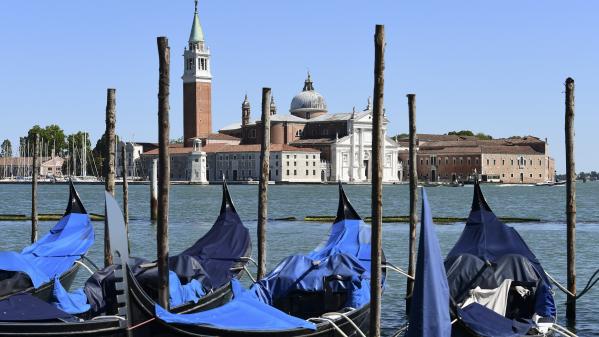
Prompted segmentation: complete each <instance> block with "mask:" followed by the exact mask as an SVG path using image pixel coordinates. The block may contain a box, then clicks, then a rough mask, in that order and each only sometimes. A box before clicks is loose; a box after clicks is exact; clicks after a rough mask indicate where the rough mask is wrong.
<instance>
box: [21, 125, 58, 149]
mask: <svg viewBox="0 0 599 337" xmlns="http://www.w3.org/2000/svg"><path fill="white" fill-rule="evenodd" d="M36 134H38V135H40V142H42V143H45V144H48V149H50V150H54V151H55V153H56V154H58V155H61V154H63V151H65V150H66V141H65V134H64V131H63V130H62V129H61V128H60V126H58V125H56V124H50V125H47V126H46V127H45V128H42V127H41V126H39V125H34V126H33V127H32V128H31V129H29V131H28V132H27V136H25V137H22V138H24V142H23V143H22V144H27V142H29V144H33V141H34V140H35V135H36ZM23 146H25V145H23Z"/></svg>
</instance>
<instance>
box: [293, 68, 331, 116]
mask: <svg viewBox="0 0 599 337" xmlns="http://www.w3.org/2000/svg"><path fill="white" fill-rule="evenodd" d="M289 112H291V113H292V114H293V115H296V116H298V117H302V118H308V119H309V118H310V117H316V116H319V115H322V114H324V113H326V112H327V103H326V102H325V100H324V97H323V96H322V95H321V94H319V93H318V92H316V91H315V90H314V87H313V86H312V79H311V77H310V74H308V78H307V79H306V81H305V83H304V90H303V91H302V92H300V93H299V94H297V95H295V97H293V100H291V106H290V108H289Z"/></svg>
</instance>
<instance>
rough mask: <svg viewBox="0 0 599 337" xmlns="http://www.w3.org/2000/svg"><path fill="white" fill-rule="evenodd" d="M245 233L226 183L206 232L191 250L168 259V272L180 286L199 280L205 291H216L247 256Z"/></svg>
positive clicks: (246, 237) (247, 244) (248, 236)
mask: <svg viewBox="0 0 599 337" xmlns="http://www.w3.org/2000/svg"><path fill="white" fill-rule="evenodd" d="M251 248H252V242H251V239H250V233H249V230H248V229H247V228H246V227H245V226H244V225H243V222H242V221H241V218H239V215H238V214H237V211H236V210H235V206H234V205H233V201H232V200H231V196H230V194H229V189H228V187H227V184H226V183H223V197H222V203H221V208H220V214H219V216H218V218H217V219H216V221H215V222H214V225H213V226H212V228H210V230H209V231H208V232H207V233H206V234H205V235H204V236H202V237H201V238H200V239H199V240H198V241H196V243H194V244H193V246H191V247H189V248H187V249H186V250H184V251H183V252H182V253H180V254H179V255H175V256H172V257H170V258H169V269H170V270H172V271H174V272H175V273H176V274H177V275H178V276H179V278H180V279H181V283H183V284H187V283H189V282H191V280H200V281H201V282H202V286H203V287H204V289H206V290H212V289H217V288H219V287H221V286H223V285H225V284H226V283H227V282H229V280H231V279H232V278H233V277H235V275H237V273H238V271H237V270H235V267H242V266H243V265H244V264H245V260H244V259H243V258H244V257H246V258H247V257H249V256H250V254H251Z"/></svg>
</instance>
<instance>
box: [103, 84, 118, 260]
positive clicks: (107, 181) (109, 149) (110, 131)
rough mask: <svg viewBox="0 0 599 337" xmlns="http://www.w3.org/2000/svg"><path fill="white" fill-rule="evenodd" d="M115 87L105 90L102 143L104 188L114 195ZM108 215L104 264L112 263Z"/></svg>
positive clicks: (105, 231) (105, 225)
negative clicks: (104, 122) (103, 142)
mask: <svg viewBox="0 0 599 337" xmlns="http://www.w3.org/2000/svg"><path fill="white" fill-rule="evenodd" d="M115 114H116V89H112V88H109V89H107V90H106V131H104V135H105V140H106V144H104V146H105V147H104V165H103V166H104V188H105V189H106V191H107V192H109V193H110V194H112V195H113V196H114V175H115V170H114V161H115V146H116V138H115V124H116V117H115ZM107 219H108V217H104V266H105V267H108V266H109V265H111V264H112V254H111V253H110V238H109V235H108V220H107Z"/></svg>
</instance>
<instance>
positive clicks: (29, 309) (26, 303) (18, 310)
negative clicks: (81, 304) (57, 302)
mask: <svg viewBox="0 0 599 337" xmlns="http://www.w3.org/2000/svg"><path fill="white" fill-rule="evenodd" d="M74 319H75V317H73V316H72V315H70V314H68V313H66V312H64V311H62V310H60V309H57V308H56V307H54V306H53V305H52V304H50V303H46V302H44V301H42V300H40V299H39V298H37V297H34V296H32V295H29V294H17V295H13V296H11V297H9V298H7V299H5V300H2V301H0V321H1V322H24V321H27V322H32V321H54V320H64V321H72V320H74Z"/></svg>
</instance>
